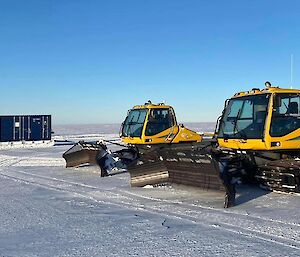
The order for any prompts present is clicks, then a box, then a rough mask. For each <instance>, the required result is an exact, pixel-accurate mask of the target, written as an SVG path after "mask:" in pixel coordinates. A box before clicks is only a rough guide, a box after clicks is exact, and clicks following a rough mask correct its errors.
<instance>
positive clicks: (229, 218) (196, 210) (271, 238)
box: [0, 170, 300, 250]
mask: <svg viewBox="0 0 300 257" xmlns="http://www.w3.org/2000/svg"><path fill="white" fill-rule="evenodd" d="M0 174H1V175H2V176H3V177H6V178H10V179H14V180H16V181H18V182H23V183H29V184H33V185H37V186H41V187H45V188H48V189H53V190H59V191H63V192H68V193H73V194H75V195H78V196H81V197H84V198H87V199H90V200H93V201H96V202H99V203H102V204H113V205H118V206H122V207H126V208H131V209H132V208H133V207H134V208H135V209H137V210H139V211H147V212H151V213H153V214H160V215H162V216H164V217H166V218H177V219H181V220H184V221H187V222H192V223H196V224H200V225H204V226H210V227H214V228H217V229H220V230H226V231H229V232H231V233H235V234H240V235H243V236H247V237H251V238H257V239H260V240H264V241H268V242H272V243H276V244H280V245H282V246H285V247H289V248H293V249H297V250H300V243H299V242H298V241H297V240H298V239H299V233H300V232H299V228H298V227H299V226H300V225H299V224H288V223H284V222H282V221H279V222H277V221H274V220H268V219H260V218H258V217H252V216H246V215H240V214H237V213H234V212H226V211H221V210H216V209H213V208H204V207H201V206H197V205H190V204H184V203H181V202H179V201H170V200H160V199H155V198H151V197H143V196H139V195H136V194H134V193H131V192H129V191H124V190H122V189H120V190H117V192H112V191H111V190H110V189H108V190H105V189H101V188H99V187H94V186H90V185H86V184H82V183H77V182H72V181H67V180H63V179H57V178H52V177H48V176H43V175H36V174H31V173H28V172H24V171H16V170H14V171H4V172H3V171H2V172H0ZM141 200H143V201H145V200H146V201H147V202H146V203H145V202H143V203H142V202H141ZM233 221H234V223H235V224H233ZM275 223H277V224H276V226H275V228H274V224H275ZM278 224H280V225H279V226H278ZM278 227H279V228H280V230H278ZM295 227H296V228H297V229H296V230H295ZM271 233H273V234H271Z"/></svg>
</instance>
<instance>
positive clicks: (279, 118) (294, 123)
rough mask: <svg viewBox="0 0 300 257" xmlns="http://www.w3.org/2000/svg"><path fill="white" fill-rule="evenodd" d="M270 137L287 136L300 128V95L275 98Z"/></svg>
mask: <svg viewBox="0 0 300 257" xmlns="http://www.w3.org/2000/svg"><path fill="white" fill-rule="evenodd" d="M274 100H275V101H274V102H275V107H274V109H273V115H272V122H271V130H270V135H271V136H273V137H281V136H285V135H287V134H289V133H291V132H293V131H295V130H296V129H299V128H300V95H299V94H278V95H276V96H275V98H274Z"/></svg>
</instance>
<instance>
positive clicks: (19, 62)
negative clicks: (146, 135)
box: [0, 0, 300, 124]
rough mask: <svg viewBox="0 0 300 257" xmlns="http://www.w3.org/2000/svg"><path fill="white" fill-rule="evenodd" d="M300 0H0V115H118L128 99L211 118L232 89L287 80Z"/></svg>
mask: <svg viewBox="0 0 300 257" xmlns="http://www.w3.org/2000/svg"><path fill="white" fill-rule="evenodd" d="M299 13H300V1H297V0H294V1H290V0H285V1H283V0H282V1H276V0H270V1H267V0H251V1H250V0H248V1H246V0H238V1H230V0H228V1H221V0H220V1H217V0H216V1H208V0H187V1H183V0H143V1H141V0H126V1H125V0H106V1H104V0H103V1H101V0H88V1H87V0H47V1H46V0H45V1H43V0H26V1H23V0H0V87H1V101H0V114H1V115H5V114H52V115H53V122H54V123H55V124H72V123H73V124H74V123H75V124H79V123H119V122H122V120H123V119H124V117H125V116H126V112H127V109H129V108H131V107H132V106H133V105H136V104H141V103H144V102H145V101H147V100H149V99H151V100H152V102H162V101H166V103H168V104H170V105H173V106H174V108H175V111H176V113H177V119H178V120H179V121H182V122H200V121H215V120H216V118H217V117H218V116H219V115H220V113H221V111H222V107H223V103H224V101H225V99H226V98H228V97H230V96H231V95H232V94H234V93H235V92H237V91H243V90H249V89H251V88H253V87H263V86H264V82H265V81H266V80H269V81H271V82H272V83H273V84H274V85H279V86H282V87H286V86H288V87H289V86H290V56H291V54H293V56H294V87H296V88H299V87H298V83H299V79H298V74H299V72H298V70H299V69H298V67H299V65H300V64H299V63H300V48H299V42H300V19H299Z"/></svg>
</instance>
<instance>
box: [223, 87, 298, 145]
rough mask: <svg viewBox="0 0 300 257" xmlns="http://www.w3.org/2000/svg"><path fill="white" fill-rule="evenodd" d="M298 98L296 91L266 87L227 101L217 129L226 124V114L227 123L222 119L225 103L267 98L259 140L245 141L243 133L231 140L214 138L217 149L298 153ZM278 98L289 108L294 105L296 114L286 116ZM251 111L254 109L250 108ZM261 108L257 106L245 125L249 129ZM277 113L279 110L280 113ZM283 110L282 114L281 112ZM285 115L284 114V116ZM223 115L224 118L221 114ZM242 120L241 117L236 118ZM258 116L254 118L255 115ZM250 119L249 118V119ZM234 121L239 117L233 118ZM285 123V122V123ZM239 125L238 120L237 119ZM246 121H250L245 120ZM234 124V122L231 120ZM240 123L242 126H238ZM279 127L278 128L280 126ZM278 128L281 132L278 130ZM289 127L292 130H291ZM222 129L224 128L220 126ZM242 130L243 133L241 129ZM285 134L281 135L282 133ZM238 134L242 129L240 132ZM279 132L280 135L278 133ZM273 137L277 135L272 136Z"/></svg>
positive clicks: (248, 139) (228, 138) (250, 139)
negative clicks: (259, 97)
mask: <svg viewBox="0 0 300 257" xmlns="http://www.w3.org/2000/svg"><path fill="white" fill-rule="evenodd" d="M299 95H300V90H298V89H282V88H278V87H269V88H266V89H263V90H259V89H253V90H251V91H248V92H240V93H237V94H235V95H234V96H233V97H232V98H231V99H230V100H229V101H227V106H225V109H224V112H223V117H222V118H221V120H220V127H221V128H222V124H225V123H226V122H229V116H230V114H228V111H227V114H228V115H227V120H226V117H224V115H225V116H226V108H228V105H230V104H228V102H229V103H230V101H234V100H241V101H242V100H243V99H248V100H246V101H251V99H254V98H255V97H257V96H267V97H268V101H267V104H266V105H265V110H263V112H265V120H264V123H263V124H262V126H263V128H262V129H263V130H262V131H263V133H262V136H261V137H259V138H248V137H247V135H245V136H243V133H240V135H238V136H235V138H231V137H233V136H230V135H229V136H227V137H226V136H224V134H225V133H223V135H222V134H221V135H220V134H218V135H217V139H218V143H219V146H221V147H224V148H230V149H240V150H258V151H282V150H297V149H298V150H299V149H300V117H299V115H300V113H299V104H300V103H299ZM279 96H280V97H281V99H283V100H282V102H283V103H284V101H286V102H288V100H289V103H290V104H291V102H292V101H294V106H295V105H296V106H297V105H298V111H297V112H294V113H287V112H288V108H289V107H288V104H286V106H284V104H281V105H280V103H279V104H278V102H279V101H278V100H280V99H279V98H278V97H279ZM290 99H294V100H290ZM231 106H233V104H232V105H231ZM254 107H255V106H254ZM261 108H262V107H261V106H259V105H257V112H256V113H255V112H253V114H252V116H253V117H252V118H253V122H252V123H250V122H249V127H250V126H251V125H253V124H254V123H255V122H254V120H255V115H257V114H258V113H259V112H261V111H262V109H261ZM280 109H281V110H280ZM285 109H286V110H285ZM285 111H286V113H284V112H285ZM224 113H225V114H224ZM240 116H242V115H240ZM257 116H258V115H257ZM249 117H250V115H249ZM236 118H237V119H238V118H239V117H236ZM288 119H289V121H288ZM240 120H241V121H242V118H240ZM245 120H246V119H245ZM249 120H250V118H249ZM233 121H234V122H236V121H235V120H234V119H233ZM287 121H288V122H287ZM241 123H242V122H241ZM281 123H282V124H281ZM281 126H282V128H281ZM284 126H287V127H288V126H290V128H284ZM292 126H293V127H292ZM223 127H226V125H224V126H223ZM243 130H245V131H246V130H247V127H246V128H243ZM272 130H277V131H279V132H277V133H272ZM284 130H285V132H284ZM241 131H242V129H241ZM280 131H282V132H281V133H280ZM276 134H277V135H276Z"/></svg>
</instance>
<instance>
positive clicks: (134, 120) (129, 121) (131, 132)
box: [122, 109, 147, 137]
mask: <svg viewBox="0 0 300 257" xmlns="http://www.w3.org/2000/svg"><path fill="white" fill-rule="evenodd" d="M146 114H147V109H134V110H130V111H129V113H128V115H127V118H126V120H125V121H124V124H123V129H122V136H125V137H141V136H142V131H143V126H144V121H145V118H146Z"/></svg>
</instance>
